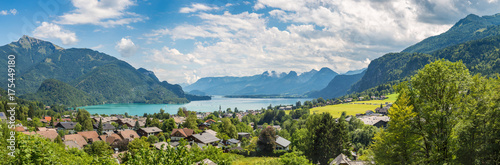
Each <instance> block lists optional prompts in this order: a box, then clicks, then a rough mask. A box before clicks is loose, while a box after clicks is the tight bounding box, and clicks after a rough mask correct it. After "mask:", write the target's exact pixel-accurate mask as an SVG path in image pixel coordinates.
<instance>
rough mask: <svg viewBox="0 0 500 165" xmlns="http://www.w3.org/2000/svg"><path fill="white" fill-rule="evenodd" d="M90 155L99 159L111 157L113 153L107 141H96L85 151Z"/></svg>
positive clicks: (87, 146)
mask: <svg viewBox="0 0 500 165" xmlns="http://www.w3.org/2000/svg"><path fill="white" fill-rule="evenodd" d="M83 150H84V151H85V152H86V153H88V154H89V155H94V156H98V157H103V156H108V157H109V156H111V154H113V151H112V150H111V146H109V145H108V143H106V142H105V141H95V142H93V143H92V144H90V145H86V146H85V148H84V149H83Z"/></svg>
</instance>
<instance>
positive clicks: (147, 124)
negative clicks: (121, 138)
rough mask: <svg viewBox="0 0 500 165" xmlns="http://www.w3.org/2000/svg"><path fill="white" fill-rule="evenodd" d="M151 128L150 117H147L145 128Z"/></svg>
mask: <svg viewBox="0 0 500 165" xmlns="http://www.w3.org/2000/svg"><path fill="white" fill-rule="evenodd" d="M150 126H151V119H149V116H148V117H146V124H145V125H144V127H150Z"/></svg>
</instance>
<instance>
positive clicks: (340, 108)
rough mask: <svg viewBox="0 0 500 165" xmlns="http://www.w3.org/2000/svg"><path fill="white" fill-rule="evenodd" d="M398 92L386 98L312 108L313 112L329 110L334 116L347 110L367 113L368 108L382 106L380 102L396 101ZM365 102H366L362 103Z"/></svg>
mask: <svg viewBox="0 0 500 165" xmlns="http://www.w3.org/2000/svg"><path fill="white" fill-rule="evenodd" d="M397 96H398V94H391V95H387V97H389V98H388V99H385V100H370V101H358V102H352V103H346V104H337V105H328V106H324V107H316V108H312V109H311V113H323V112H328V113H330V114H331V115H332V116H333V117H335V118H337V117H340V115H341V114H342V112H344V111H345V112H346V113H347V115H356V114H358V113H365V112H366V111H367V110H372V111H373V110H375V108H377V107H380V104H385V102H390V103H394V101H396V99H397ZM360 103H364V104H360Z"/></svg>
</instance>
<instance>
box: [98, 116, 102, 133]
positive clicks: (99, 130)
mask: <svg viewBox="0 0 500 165" xmlns="http://www.w3.org/2000/svg"><path fill="white" fill-rule="evenodd" d="M102 130H103V129H102V118H100V119H99V125H98V126H97V133H98V134H99V135H102Z"/></svg>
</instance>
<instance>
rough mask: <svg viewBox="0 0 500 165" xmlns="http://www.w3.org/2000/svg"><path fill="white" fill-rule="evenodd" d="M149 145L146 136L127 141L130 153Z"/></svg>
mask: <svg viewBox="0 0 500 165" xmlns="http://www.w3.org/2000/svg"><path fill="white" fill-rule="evenodd" d="M149 145H150V144H149V142H148V138H146V137H141V138H136V139H134V140H132V141H131V142H129V143H128V150H129V152H131V153H135V152H137V151H139V150H140V149H141V148H149Z"/></svg>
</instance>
